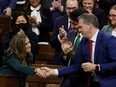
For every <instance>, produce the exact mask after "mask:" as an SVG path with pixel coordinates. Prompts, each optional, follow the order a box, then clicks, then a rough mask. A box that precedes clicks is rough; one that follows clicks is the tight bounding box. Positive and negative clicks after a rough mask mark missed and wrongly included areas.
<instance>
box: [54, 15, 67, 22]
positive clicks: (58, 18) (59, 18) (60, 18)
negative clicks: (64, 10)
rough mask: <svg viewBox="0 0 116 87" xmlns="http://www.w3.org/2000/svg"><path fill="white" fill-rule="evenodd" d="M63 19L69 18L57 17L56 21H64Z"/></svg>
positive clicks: (65, 16) (64, 16)
mask: <svg viewBox="0 0 116 87" xmlns="http://www.w3.org/2000/svg"><path fill="white" fill-rule="evenodd" d="M63 19H68V16H67V15H63V16H60V17H57V18H56V21H59V20H63Z"/></svg>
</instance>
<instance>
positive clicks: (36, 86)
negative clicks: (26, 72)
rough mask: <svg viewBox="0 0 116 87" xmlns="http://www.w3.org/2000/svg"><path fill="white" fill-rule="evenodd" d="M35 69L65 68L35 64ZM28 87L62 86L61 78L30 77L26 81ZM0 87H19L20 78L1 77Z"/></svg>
mask: <svg viewBox="0 0 116 87" xmlns="http://www.w3.org/2000/svg"><path fill="white" fill-rule="evenodd" d="M33 66H35V67H43V66H46V67H49V68H60V67H63V66H57V65H44V64H33ZM26 81H27V83H28V87H46V85H47V84H60V82H61V78H58V77H57V76H49V77H47V78H40V77H37V76H28V77H27V79H26ZM0 87H19V78H18V76H9V75H5V76H0Z"/></svg>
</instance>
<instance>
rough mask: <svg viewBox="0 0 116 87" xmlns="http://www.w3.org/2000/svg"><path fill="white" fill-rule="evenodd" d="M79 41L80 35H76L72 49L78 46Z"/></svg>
mask: <svg viewBox="0 0 116 87" xmlns="http://www.w3.org/2000/svg"><path fill="white" fill-rule="evenodd" d="M80 41H81V40H80V35H78V37H77V39H76V41H75V43H74V51H76V48H77V47H78V45H79V43H80Z"/></svg>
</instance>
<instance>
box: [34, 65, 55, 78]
mask: <svg viewBox="0 0 116 87" xmlns="http://www.w3.org/2000/svg"><path fill="white" fill-rule="evenodd" d="M55 73H56V72H55V69H50V68H48V67H41V68H36V69H35V75H37V76H39V77H41V78H47V77H48V76H51V75H56V74H55Z"/></svg>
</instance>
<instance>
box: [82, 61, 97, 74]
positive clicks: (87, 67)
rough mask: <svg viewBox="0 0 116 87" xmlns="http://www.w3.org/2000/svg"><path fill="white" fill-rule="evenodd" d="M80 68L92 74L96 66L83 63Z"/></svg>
mask: <svg viewBox="0 0 116 87" xmlns="http://www.w3.org/2000/svg"><path fill="white" fill-rule="evenodd" d="M81 66H82V68H83V70H84V71H85V72H93V71H95V67H96V64H93V63H90V62H87V63H83V64H82V65H81Z"/></svg>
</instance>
